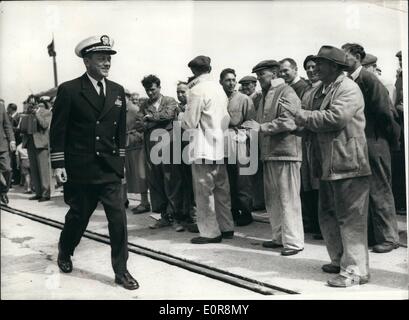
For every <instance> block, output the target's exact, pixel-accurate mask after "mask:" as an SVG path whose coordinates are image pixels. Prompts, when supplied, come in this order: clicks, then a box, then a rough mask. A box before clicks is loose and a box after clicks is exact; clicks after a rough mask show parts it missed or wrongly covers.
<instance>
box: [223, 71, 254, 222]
mask: <svg viewBox="0 0 409 320" xmlns="http://www.w3.org/2000/svg"><path fill="white" fill-rule="evenodd" d="M219 82H220V84H221V85H222V87H223V90H224V92H225V93H226V95H227V97H228V99H229V103H228V105H227V110H228V112H229V115H230V123H229V131H228V132H229V139H228V146H229V147H231V148H229V150H230V151H231V152H232V154H234V156H233V157H230V158H233V159H234V163H227V173H228V175H229V184H230V195H231V211H232V214H233V219H234V221H235V223H236V225H237V226H246V225H248V224H250V223H251V222H253V217H252V215H251V211H252V209H253V205H252V202H253V201H252V200H253V199H252V196H251V189H252V188H251V176H250V175H243V174H241V173H240V168H241V167H244V164H242V163H240V161H241V157H240V155H239V153H240V152H242V151H243V149H244V151H245V153H246V154H247V150H248V146H249V144H248V141H247V135H246V132H245V131H246V130H243V128H241V125H242V123H243V122H245V121H248V120H253V119H255V110H254V105H253V101H252V100H251V99H250V97H248V96H247V95H245V94H243V93H240V92H238V91H235V88H236V84H237V82H236V72H235V71H234V69H231V68H227V69H224V70H222V72H221V73H220V80H219ZM240 140H241V142H239V141H240ZM243 146H244V148H241V147H243Z"/></svg>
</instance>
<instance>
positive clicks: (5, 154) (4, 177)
mask: <svg viewBox="0 0 409 320" xmlns="http://www.w3.org/2000/svg"><path fill="white" fill-rule="evenodd" d="M9 150H11V151H12V152H13V151H15V150H16V140H15V139H14V133H13V128H12V125H11V123H10V119H9V117H8V115H7V113H6V109H5V107H4V100H2V99H0V203H4V204H8V202H9V199H8V197H7V192H8V190H9V187H10V174H11V167H10V155H9Z"/></svg>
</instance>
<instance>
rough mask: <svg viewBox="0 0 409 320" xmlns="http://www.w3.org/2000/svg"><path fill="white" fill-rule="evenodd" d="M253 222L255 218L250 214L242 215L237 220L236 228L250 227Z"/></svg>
mask: <svg viewBox="0 0 409 320" xmlns="http://www.w3.org/2000/svg"><path fill="white" fill-rule="evenodd" d="M252 222H253V216H252V215H251V213H250V214H242V215H241V216H240V217H239V218H238V219H237V220H236V226H238V227H244V226H247V225H249V224H250V223H252Z"/></svg>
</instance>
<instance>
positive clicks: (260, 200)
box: [239, 76, 266, 210]
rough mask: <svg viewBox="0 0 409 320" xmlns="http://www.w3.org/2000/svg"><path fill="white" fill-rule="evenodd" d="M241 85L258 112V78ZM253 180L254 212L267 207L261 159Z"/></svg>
mask: <svg viewBox="0 0 409 320" xmlns="http://www.w3.org/2000/svg"><path fill="white" fill-rule="evenodd" d="M239 83H240V84H241V86H242V89H243V93H244V94H246V95H248V96H249V97H250V98H251V99H252V100H253V105H254V111H255V112H257V108H258V106H259V102H260V99H261V98H262V94H261V92H258V91H256V86H257V78H256V77H253V76H245V77H243V78H241V79H240V81H239ZM259 158H260V157H259ZM251 180H252V188H251V189H252V200H253V210H264V209H265V208H266V205H265V201H264V183H263V163H262V162H261V161H260V159H259V163H258V166H257V172H256V173H255V174H254V175H253V176H252V178H251Z"/></svg>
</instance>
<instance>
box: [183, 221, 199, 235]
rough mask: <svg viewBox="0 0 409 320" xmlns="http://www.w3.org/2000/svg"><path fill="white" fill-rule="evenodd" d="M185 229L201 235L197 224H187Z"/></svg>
mask: <svg viewBox="0 0 409 320" xmlns="http://www.w3.org/2000/svg"><path fill="white" fill-rule="evenodd" d="M185 228H186V230H187V231H189V232H191V233H199V228H198V227H197V224H196V223H187V224H185Z"/></svg>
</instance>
